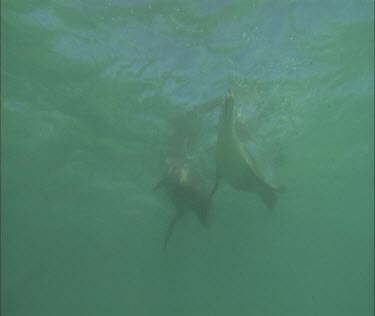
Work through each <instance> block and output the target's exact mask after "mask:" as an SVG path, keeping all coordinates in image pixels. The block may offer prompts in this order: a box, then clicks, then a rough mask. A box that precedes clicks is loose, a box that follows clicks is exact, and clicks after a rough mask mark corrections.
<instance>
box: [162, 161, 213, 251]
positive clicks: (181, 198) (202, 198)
mask: <svg viewBox="0 0 375 316" xmlns="http://www.w3.org/2000/svg"><path fill="white" fill-rule="evenodd" d="M155 188H156V189H157V188H164V189H165V191H166V193H167V195H168V197H169V198H170V200H171V201H172V203H173V205H174V207H175V209H176V214H175V216H174V217H173V218H172V219H171V222H170V224H169V226H168V229H167V232H166V235H165V239H164V249H165V248H166V247H167V244H168V241H169V239H170V238H171V236H172V234H173V231H174V229H175V226H176V223H177V222H178V221H179V220H180V219H181V218H182V217H183V216H185V215H186V214H187V213H189V212H193V213H194V214H195V216H196V217H197V218H198V220H199V221H200V223H201V224H202V226H203V227H204V228H209V217H210V210H211V208H212V199H211V194H210V191H209V190H208V189H207V188H205V187H204V185H203V183H202V181H201V179H200V178H199V176H198V175H197V174H196V173H194V172H193V168H192V167H191V166H190V165H189V164H187V163H185V162H182V161H175V162H174V163H173V164H172V165H171V167H170V168H169V170H168V172H167V175H166V177H165V178H164V179H163V180H161V181H160V182H159V183H158V184H157V185H156V187H155Z"/></svg>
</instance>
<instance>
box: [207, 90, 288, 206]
mask: <svg viewBox="0 0 375 316" xmlns="http://www.w3.org/2000/svg"><path fill="white" fill-rule="evenodd" d="M221 178H223V179H225V180H226V181H227V182H228V183H229V184H231V185H232V186H233V187H234V188H236V189H238V190H242V191H248V192H254V193H257V194H258V195H260V197H261V198H262V200H263V202H264V203H265V204H266V205H267V206H268V207H269V208H272V207H273V206H274V205H275V202H276V193H277V192H278V191H281V187H279V186H275V185H271V184H269V183H267V181H266V180H265V179H264V177H263V175H262V174H261V172H260V171H259V169H258V167H257V165H256V162H255V160H254V159H253V157H251V156H250V155H249V154H248V153H247V152H246V151H245V149H244V148H243V145H242V144H241V143H240V142H239V140H238V137H237V134H236V130H235V126H234V98H233V94H232V93H230V92H229V93H228V94H227V96H226V98H225V102H224V109H223V113H222V116H221V120H220V124H219V133H218V140H217V147H216V181H215V185H214V188H213V190H212V194H214V193H215V192H216V190H217V188H218V184H219V181H220V179H221Z"/></svg>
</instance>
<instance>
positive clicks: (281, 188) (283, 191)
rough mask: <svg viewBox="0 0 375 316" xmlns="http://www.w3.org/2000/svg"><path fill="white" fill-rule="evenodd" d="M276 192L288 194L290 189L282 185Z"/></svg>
mask: <svg viewBox="0 0 375 316" xmlns="http://www.w3.org/2000/svg"><path fill="white" fill-rule="evenodd" d="M276 192H277V193H282V194H283V193H286V192H288V188H287V186H286V185H284V184H281V185H279V186H278V187H277V188H276Z"/></svg>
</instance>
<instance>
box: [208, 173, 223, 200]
mask: <svg viewBox="0 0 375 316" xmlns="http://www.w3.org/2000/svg"><path fill="white" fill-rule="evenodd" d="M220 178H221V177H220V175H219V174H218V173H217V172H216V177H215V184H214V187H213V188H212V191H211V194H210V196H211V197H212V196H213V195H214V194H215V192H216V191H217V188H218V187H219V182H220Z"/></svg>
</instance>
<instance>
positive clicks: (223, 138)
mask: <svg viewBox="0 0 375 316" xmlns="http://www.w3.org/2000/svg"><path fill="white" fill-rule="evenodd" d="M221 180H225V181H226V182H227V183H229V184H230V185H231V186H233V187H234V188H235V189H237V190H241V191H247V192H252V193H255V194H257V195H258V196H260V198H261V200H262V201H263V202H264V204H265V205H266V206H267V207H268V208H270V209H272V208H274V206H275V204H276V201H277V195H278V194H279V193H283V192H285V191H286V188H285V186H281V185H274V184H270V183H268V182H267V181H266V179H265V178H264V176H263V175H262V173H261V172H260V170H259V168H258V166H257V165H256V162H255V160H254V158H253V157H252V156H251V155H250V154H249V153H248V152H246V150H245V148H244V146H243V144H242V143H241V142H240V141H239V139H238V136H237V133H236V129H235V117H234V96H233V93H232V91H231V90H229V91H228V92H227V94H226V96H225V100H224V104H223V109H222V113H221V117H220V122H219V131H218V137H217V144H216V177H215V182H214V186H213V188H212V189H211V190H207V188H203V187H202V185H201V183H202V179H200V177H199V175H197V174H196V173H194V170H193V168H192V167H191V166H190V165H189V164H188V163H186V162H184V161H183V160H176V161H175V162H174V163H172V164H171V166H170V168H169V170H168V172H167V175H166V176H165V177H164V178H163V179H162V180H161V181H160V182H159V183H158V184H157V185H156V188H164V189H165V190H166V193H167V195H168V196H169V198H170V199H171V201H172V203H173V204H174V206H175V208H176V210H177V213H176V215H175V216H174V217H173V218H172V220H171V222H170V224H169V227H168V230H167V233H166V236H165V239H164V248H166V246H167V243H168V241H169V239H170V237H171V235H172V233H173V230H174V228H175V225H176V223H177V221H178V220H179V219H181V218H182V217H183V216H184V214H186V213H187V212H189V211H192V212H193V213H194V214H195V215H196V216H197V218H198V219H199V221H200V222H201V223H202V225H203V226H204V227H205V228H208V227H209V217H210V213H211V210H212V197H213V195H214V194H215V193H216V191H217V189H218V187H219V183H220V181H221Z"/></svg>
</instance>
